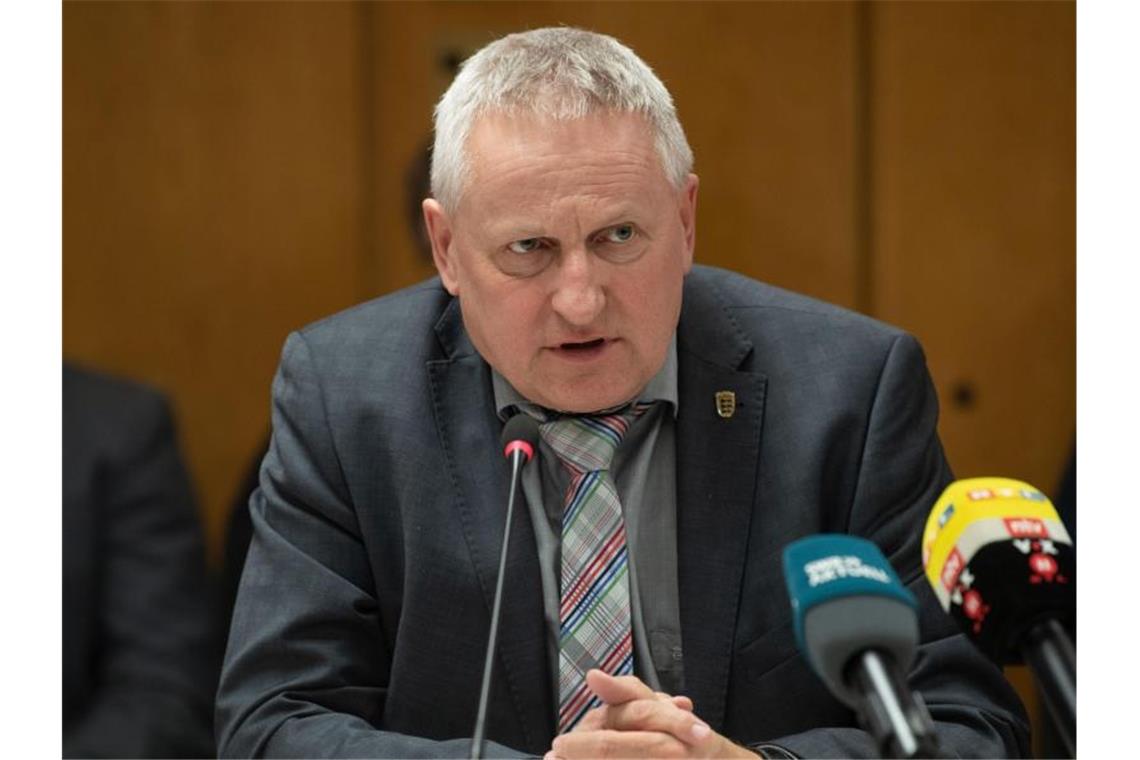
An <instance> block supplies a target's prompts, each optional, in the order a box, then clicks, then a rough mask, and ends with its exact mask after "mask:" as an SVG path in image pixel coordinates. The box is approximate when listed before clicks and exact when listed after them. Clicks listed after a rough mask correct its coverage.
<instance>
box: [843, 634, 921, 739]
mask: <svg viewBox="0 0 1140 760" xmlns="http://www.w3.org/2000/svg"><path fill="white" fill-rule="evenodd" d="M847 668H848V672H847V678H848V683H854V686H855V688H856V689H857V690H858V691H859V692H860V693H861V694H862V695H863V697H864V699H863V709H862V710H860V711H859V717H860V719H861V720H862V722H863V727H864V728H865V729H866V730H867V732H868V733H869V734H871V737H872V738H873V739H874V740H875V743H876V745H877V746H878V750H879V753H880V754H881V755H882V756H883V757H901V758H911V757H942V756H943V755H942V754H941V750H940V749H939V748H938V741H937V739H936V738H935V736H934V725H933V723H932V722H931V720H930V713H929V712H927V710H926V704H925V703H924V702H923V701H922V698H921V697H920V696H918V695H917V694H914V693H913V692H911V691H910V689H909V688H907V686H906V684H905V683H904V682H903V680H902V678H901V677H900V676H899V675H898V672H897V670H896V668H895V667H894V661H893V660H892V658H891V656H890V655H888V654H886V653H885V652H879V651H877V650H874V649H869V650H866V651H864V652H862V653H861V654H859V655H858V656H857V657H855V658H854V659H853V660H852V662H851V663H850V664H849V665H848V666H847Z"/></svg>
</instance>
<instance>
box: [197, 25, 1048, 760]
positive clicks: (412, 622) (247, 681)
mask: <svg viewBox="0 0 1140 760" xmlns="http://www.w3.org/2000/svg"><path fill="white" fill-rule="evenodd" d="M691 166H692V154H691V152H690V151H689V149H688V145H687V143H686V142H685V139H684V134H683V132H682V131H681V128H680V124H679V123H678V122H677V119H676V115H675V113H674V110H673V106H672V102H671V100H670V98H669V95H668V93H667V92H666V91H665V89H664V87H663V86H662V85H661V83H660V81H658V80H657V78H656V77H655V76H654V75H653V74H652V72H651V71H649V69H648V68H647V67H646V66H645V65H644V63H642V62H641V61H640V59H638V58H637V57H636V56H635V55H634V54H633V53H632V52H631V51H629V50H628V49H627V48H625V47H624V46H622V45H620V43H617V42H616V41H615V40H613V39H611V38H608V37H604V36H601V35H595V34H590V33H586V32H580V31H578V30H573V29H548V30H537V31H534V32H528V33H525V34H521V35H511V36H509V37H506V38H503V39H501V40H498V41H497V42H495V43H492V44H491V45H489V46H488V47H486V48H484V49H483V50H482V51H480V52H479V53H477V54H476V56H474V57H473V58H472V59H471V60H470V61H469V62H468V63H467V64H465V66H464V68H463V70H462V71H461V72H460V74H459V76H458V77H457V78H456V80H455V82H454V83H453V84H452V86H451V88H450V89H449V90H448V92H447V93H446V94H445V95H444V97H443V99H442V100H441V102H440V104H439V106H438V107H437V111H436V146H435V151H434V153H433V166H432V187H433V194H434V198H432V199H429V200H427V201H425V203H424V214H425V220H426V222H427V226H428V230H429V233H430V237H431V239H432V245H433V252H434V256H435V261H436V265H437V268H438V270H439V274H440V277H439V279H438V280H433V281H431V282H427V283H424V284H422V285H419V286H417V287H414V288H411V289H409V290H406V291H403V292H401V293H398V294H395V295H393V296H389V297H387V298H382V299H378V300H376V301H373V302H370V303H367V304H363V305H361V306H358V307H356V308H354V309H351V310H349V311H347V312H345V313H343V314H340V315H337V316H335V317H332V318H330V319H327V320H324V321H322V322H319V323H317V324H315V325H312V326H310V327H308V328H306V329H305V330H303V331H301V332H299V333H295V334H294V335H292V336H290V338H289V340H288V341H287V342H286V346H285V349H284V353H283V356H282V360H281V365H280V369H279V371H278V374H277V377H276V379H275V381H274V389H273V392H274V406H273V428H274V429H273V439H272V444H271V447H270V451H269V454H268V455H267V457H266V459H265V462H264V465H263V468H262V473H261V486H260V489H259V491H258V492H257V493H256V494H255V496H254V498H253V501H252V504H251V511H252V518H253V524H254V537H253V542H252V544H251V547H250V552H249V557H248V560H247V565H246V569H245V574H244V576H243V579H242V586H241V590H240V592H239V597H238V601H237V605H236V610H235V615H234V620H233V625H232V628H231V637H230V643H229V649H228V652H227V658H226V665H225V667H224V669H223V675H222V684H221V687H220V690H219V696H218V731H219V743H220V751H221V753H222V754H223V755H227V756H231V755H232V756H243V755H268V756H277V755H306V756H353V757H360V756H399V757H412V756H445V755H447V756H453V755H463V754H465V753H466V752H467V751H468V748H469V747H468V745H469V740H468V739H466V737H467V736H469V733H470V729H471V725H472V721H473V719H474V714H475V707H476V700H477V694H478V687H479V682H480V674H481V669H482V659H483V651H484V647H485V646H486V636H487V629H488V625H489V622H490V621H489V617H490V614H489V610H490V606H491V604H490V602H491V598H490V596H491V593H492V589H493V587H494V582H495V573H496V558H497V556H498V552H499V548H500V546H501V535H502V525H503V520H504V516H505V507H504V504H503V502H504V496H505V491H506V472H505V469H504V465H503V462H502V458H501V455H500V453H499V452H498V439H499V434H500V430H501V429H502V425H503V421H504V420H505V419H506V418H508V417H509V416H511V415H513V414H528V415H531V416H533V417H535V418H536V419H537V420H538V421H540V422H541V427H540V429H541V431H542V437H541V443H540V447H539V456H538V457H537V461H536V463H535V464H533V465H530V466H528V469H527V471H526V474H525V475H524V481H523V491H524V494H525V496H526V502H527V508H526V509H524V510H517V511H516V512H515V516H514V519H515V523H516V524H514V525H513V532H512V535H513V537H514V538H513V540H512V544H511V547H510V553H509V556H508V562H507V573H508V576H507V583H506V592H505V598H504V601H503V624H502V626H503V627H502V631H501V638H500V642H499V650H498V656H497V660H496V668H495V678H494V681H493V689H492V693H491V703H490V704H491V706H490V711H489V717H488V728H487V735H488V738H489V739H490V740H491V742H490V743H489V749H488V754H489V755H492V756H506V755H512V754H518V753H531V754H543V753H547V752H548V751H549V752H550V754H551V756H560V757H596V756H603V755H608V756H625V757H629V756H717V757H728V756H739V757H754V756H755V755H756V754H757V753H759V754H764V755H768V756H786V755H788V754H793V755H799V756H857V755H867V754H873V753H874V752H875V749H874V747H873V744H872V742H871V741H870V739H869V737H868V736H867V735H866V734H865V733H864V732H862V731H861V730H859V729H858V728H856V727H855V718H854V716H853V715H852V714H851V712H850V711H849V710H848V709H846V708H845V707H843V706H842V705H841V704H840V703H839V702H837V701H836V700H834V699H833V698H832V697H831V696H830V695H829V694H828V692H827V691H826V690H825V688H824V687H823V686H822V685H821V684H820V683H819V682H818V681H817V679H816V678H815V677H814V676H813V675H812V674H811V672H810V671H809V670H808V668H807V666H806V665H805V663H804V661H803V660H802V658H801V657H800V656H799V655H798V653H797V652H796V649H795V645H794V636H793V633H792V627H791V619H790V613H789V606H788V599H787V596H786V594H785V592H784V590H783V580H782V574H781V572H780V567H779V562H780V550H781V549H782V547H783V546H784V545H785V544H786V543H787V542H789V541H791V540H793V539H796V538H799V537H802V536H805V535H808V534H812V533H817V532H821V531H833V532H848V533H852V534H856V535H862V536H866V537H868V538H870V539H872V540H874V541H875V542H876V543H878V545H879V546H880V547H881V548H882V549H883V551H884V552H885V553H886V554H887V556H888V557H889V558H890V559H891V560H892V562H893V563H894V565H895V567H896V569H897V570H898V571H899V575H900V577H901V578H903V580H904V582H907V583H908V584H909V586H910V588H911V590H912V591H914V592H915V594H916V595H917V596H918V598H919V601H920V607H921V613H920V628H921V634H922V641H923V643H922V645H921V647H920V651H919V655H918V657H917V659H916V661H915V663H914V667H913V668H912V672H911V673H910V674H909V675H910V682H911V684H912V685H913V686H914V687H915V688H917V689H919V690H920V691H921V692H922V693H923V695H924V697H925V699H926V702H927V704H928V705H929V706H930V711H931V713H932V715H933V717H934V719H935V720H936V721H937V725H938V729H939V736H940V739H941V741H942V743H943V745H944V747H945V749H947V750H948V751H949V752H952V753H959V754H962V755H980V756H999V755H1009V754H1020V753H1023V752H1025V751H1026V750H1027V737H1026V726H1025V718H1024V714H1023V712H1022V710H1021V707H1020V705H1019V704H1018V702H1017V699H1016V697H1015V696H1014V694H1013V693H1012V691H1011V690H1010V688H1009V687H1008V685H1007V684H1006V683H1005V682H1004V680H1003V679H1002V677H1001V673H1000V671H999V670H998V669H997V668H996V667H994V666H993V665H992V664H991V663H989V662H988V661H986V660H985V659H984V658H983V657H982V656H981V655H979V654H978V653H977V652H976V651H975V650H974V649H973V648H972V647H971V646H970V644H969V643H968V642H967V641H965V640H964V639H963V637H962V636H960V635H958V634H957V633H956V632H955V627H954V623H953V621H951V620H950V619H949V618H947V617H946V616H945V615H943V614H942V613H941V611H940V609H939V608H938V605H937V603H936V602H935V601H934V599H933V597H932V594H931V593H930V592H929V591H928V590H927V589H926V588H925V580H924V578H923V576H922V573H921V568H920V558H919V549H918V546H919V536H920V534H921V526H922V522H923V520H924V518H925V512H926V510H927V509H928V508H929V506H930V505H931V504H932V503H933V502H934V500H935V498H936V497H937V495H938V493H939V492H940V490H941V489H942V488H943V487H944V486H945V485H946V483H947V482H948V481H949V480H950V473H949V469H948V467H947V464H946V462H945V458H944V457H943V454H942V449H941V446H940V444H939V442H938V438H937V434H936V430H935V426H936V420H937V402H936V399H935V396H934V391H933V387H932V385H931V383H930V380H929V377H928V375H927V372H926V369H925V366H924V362H923V357H922V353H921V350H920V349H919V347H918V345H917V343H916V342H915V341H914V339H913V338H911V337H909V336H907V335H906V334H904V333H902V332H901V331H898V330H896V329H893V328H890V327H888V326H885V325H882V324H879V323H876V322H874V321H872V320H870V319H866V318H863V317H860V316H858V315H855V314H852V313H849V312H846V311H843V310H841V309H838V308H835V307H832V306H828V305H826V304H822V303H819V302H816V301H813V300H811V299H807V298H804V297H800V296H796V295H793V294H789V293H785V292H783V291H780V290H778V289H775V288H771V287H768V286H765V285H762V284H760V283H756V282H754V281H751V280H748V279H746V278H743V277H740V276H738V275H734V274H731V273H728V272H724V271H720V270H715V269H709V268H703V267H694V266H693V265H692V256H693V250H694V245H695V231H696V197H697V178H696V176H695V175H693V174H692V173H691V171H690V170H691Z"/></svg>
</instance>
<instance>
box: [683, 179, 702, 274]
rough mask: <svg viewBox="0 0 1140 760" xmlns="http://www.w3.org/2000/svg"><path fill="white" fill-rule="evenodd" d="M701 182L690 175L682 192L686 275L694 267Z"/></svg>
mask: <svg viewBox="0 0 1140 760" xmlns="http://www.w3.org/2000/svg"><path fill="white" fill-rule="evenodd" d="M700 184H701V181H700V179H699V178H698V177H697V175H695V174H690V175H689V177H688V179H686V180H685V187H684V188H683V189H682V190H681V229H682V230H683V232H684V235H685V273H686V274H688V272H689V270H690V269H692V267H693V251H694V250H696V247H697V188H698V187H699V186H700Z"/></svg>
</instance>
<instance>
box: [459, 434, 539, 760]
mask: <svg viewBox="0 0 1140 760" xmlns="http://www.w3.org/2000/svg"><path fill="white" fill-rule="evenodd" d="M500 442H501V443H502V445H503V456H504V457H506V458H507V459H508V460H509V461H510V463H511V490H510V495H509V496H508V497H507V521H506V525H504V526H503V548H502V551H501V552H500V553H499V577H498V579H497V580H496V581H495V601H494V603H493V604H492V606H491V632H490V634H489V635H488V637H487V656H486V658H485V659H484V661H483V683H482V686H481V687H480V688H479V709H478V711H477V712H476V715H475V731H474V733H473V735H472V738H471V759H472V760H479V759H480V758H481V757H483V744H484V741H485V734H486V729H487V702H488V699H489V698H490V695H491V670H492V665H493V663H494V661H495V646H496V644H497V643H498V640H499V609H500V607H502V603H503V577H504V576H505V575H506V568H507V550H508V548H509V547H510V543H511V522H512V516H513V515H514V511H515V496H516V494H517V493H518V490H519V488H518V487H519V481H520V479H521V478H520V476H521V474H522V468H523V465H525V464H526V463H527V462H529V461H530V460H531V459H532V458H533V457H534V452H535V450H536V449H537V447H538V423H537V422H536V421H535V420H534V419H533V418H532V417H530V416H528V415H526V414H516V415H515V416H514V417H511V418H510V419H509V420H507V424H506V425H504V426H503V434H502V437H501V439H500Z"/></svg>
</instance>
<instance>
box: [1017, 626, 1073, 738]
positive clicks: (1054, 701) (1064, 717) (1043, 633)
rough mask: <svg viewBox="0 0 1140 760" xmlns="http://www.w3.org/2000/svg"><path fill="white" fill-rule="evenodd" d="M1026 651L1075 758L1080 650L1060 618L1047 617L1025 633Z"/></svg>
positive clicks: (1039, 684) (1023, 650)
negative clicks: (1074, 646) (1074, 647)
mask: <svg viewBox="0 0 1140 760" xmlns="http://www.w3.org/2000/svg"><path fill="white" fill-rule="evenodd" d="M1022 653H1023V654H1024V655H1025V662H1026V663H1027V664H1028V665H1029V669H1030V670H1032V671H1033V675H1034V677H1035V678H1036V681H1037V687H1038V688H1039V689H1041V696H1042V698H1043V699H1044V702H1045V707H1046V709H1047V710H1048V711H1049V715H1050V716H1051V717H1052V718H1053V723H1054V725H1056V727H1057V733H1058V734H1060V736H1061V741H1062V742H1064V744H1065V749H1067V750H1068V751H1069V757H1075V754H1074V753H1075V752H1076V749H1077V653H1076V651H1074V649H1073V642H1072V640H1070V639H1069V634H1068V633H1066V632H1065V629H1064V628H1062V627H1061V624H1060V623H1058V622H1057V621H1056V620H1052V619H1049V620H1045V621H1044V622H1041V623H1038V624H1037V625H1035V626H1033V627H1032V628H1030V629H1029V631H1028V632H1027V633H1026V634H1025V639H1024V645H1023V647H1022Z"/></svg>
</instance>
